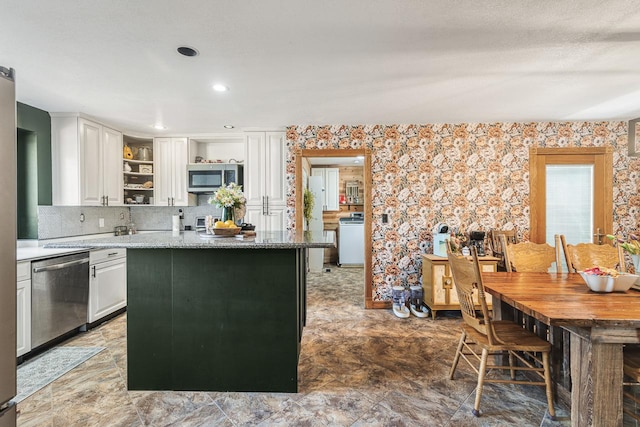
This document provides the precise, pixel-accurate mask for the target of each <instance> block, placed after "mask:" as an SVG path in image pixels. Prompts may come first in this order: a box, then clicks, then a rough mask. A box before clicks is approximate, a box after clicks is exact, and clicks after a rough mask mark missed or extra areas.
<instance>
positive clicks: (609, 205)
mask: <svg viewBox="0 0 640 427" xmlns="http://www.w3.org/2000/svg"><path fill="white" fill-rule="evenodd" d="M552 155H553V156H555V155H558V156H576V159H578V156H592V157H593V156H596V159H595V161H596V162H595V163H594V164H596V163H600V167H602V168H603V177H602V180H601V181H600V182H595V183H594V185H595V188H594V191H602V192H603V200H604V203H603V206H602V209H603V212H602V213H601V214H600V215H601V216H602V217H603V222H604V224H603V227H604V230H603V231H602V233H604V234H611V233H612V232H613V148H612V147H567V148H539V147H533V148H530V149H529V215H530V227H529V228H530V229H529V236H530V240H531V241H532V242H535V243H544V242H545V240H546V221H545V220H544V212H545V208H546V205H545V203H544V202H545V195H544V194H538V188H537V187H538V186H537V185H536V183H537V182H538V181H539V179H543V180H544V179H545V175H544V174H543V175H542V176H541V177H538V172H539V170H538V169H539V168H540V167H541V166H542V165H543V164H547V163H546V162H542V159H541V157H540V156H552ZM596 166H597V165H596ZM545 187H546V182H545ZM600 189H601V190H600ZM592 231H593V232H594V233H595V230H592Z"/></svg>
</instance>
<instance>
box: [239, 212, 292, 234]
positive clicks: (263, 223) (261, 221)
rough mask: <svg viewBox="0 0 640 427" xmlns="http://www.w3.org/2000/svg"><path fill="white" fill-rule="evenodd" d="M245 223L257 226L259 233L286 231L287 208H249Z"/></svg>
mask: <svg viewBox="0 0 640 427" xmlns="http://www.w3.org/2000/svg"><path fill="white" fill-rule="evenodd" d="M244 222H247V223H249V224H253V225H255V226H256V230H258V231H285V230H286V229H287V208H286V206H260V207H255V206H247V210H246V213H245V215H244Z"/></svg>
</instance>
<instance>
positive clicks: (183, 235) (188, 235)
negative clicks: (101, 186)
mask: <svg viewBox="0 0 640 427" xmlns="http://www.w3.org/2000/svg"><path fill="white" fill-rule="evenodd" d="M335 246H336V243H335V232H333V231H319V232H310V231H305V232H300V233H296V232H288V231H274V232H257V234H256V236H253V237H244V236H243V235H239V236H238V237H235V236H232V237H205V236H202V235H201V234H200V233H198V232H196V231H183V232H179V233H173V232H171V231H158V232H154V233H143V234H133V235H125V236H117V237H116V236H114V237H107V238H100V239H86V240H75V241H68V242H52V243H47V244H46V245H45V248H129V249H218V248H220V249H293V248H333V247H335Z"/></svg>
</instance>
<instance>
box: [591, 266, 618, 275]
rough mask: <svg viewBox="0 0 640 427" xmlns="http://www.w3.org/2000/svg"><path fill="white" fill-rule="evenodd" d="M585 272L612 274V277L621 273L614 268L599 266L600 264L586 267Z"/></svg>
mask: <svg viewBox="0 0 640 427" xmlns="http://www.w3.org/2000/svg"><path fill="white" fill-rule="evenodd" d="M584 272H585V273H586V274H591V275H594V276H611V277H618V275H619V274H620V273H618V270H615V269H613V268H607V267H598V266H596V267H591V268H586V269H585V270H584Z"/></svg>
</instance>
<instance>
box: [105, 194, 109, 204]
mask: <svg viewBox="0 0 640 427" xmlns="http://www.w3.org/2000/svg"><path fill="white" fill-rule="evenodd" d="M104 205H105V206H109V196H104Z"/></svg>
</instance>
